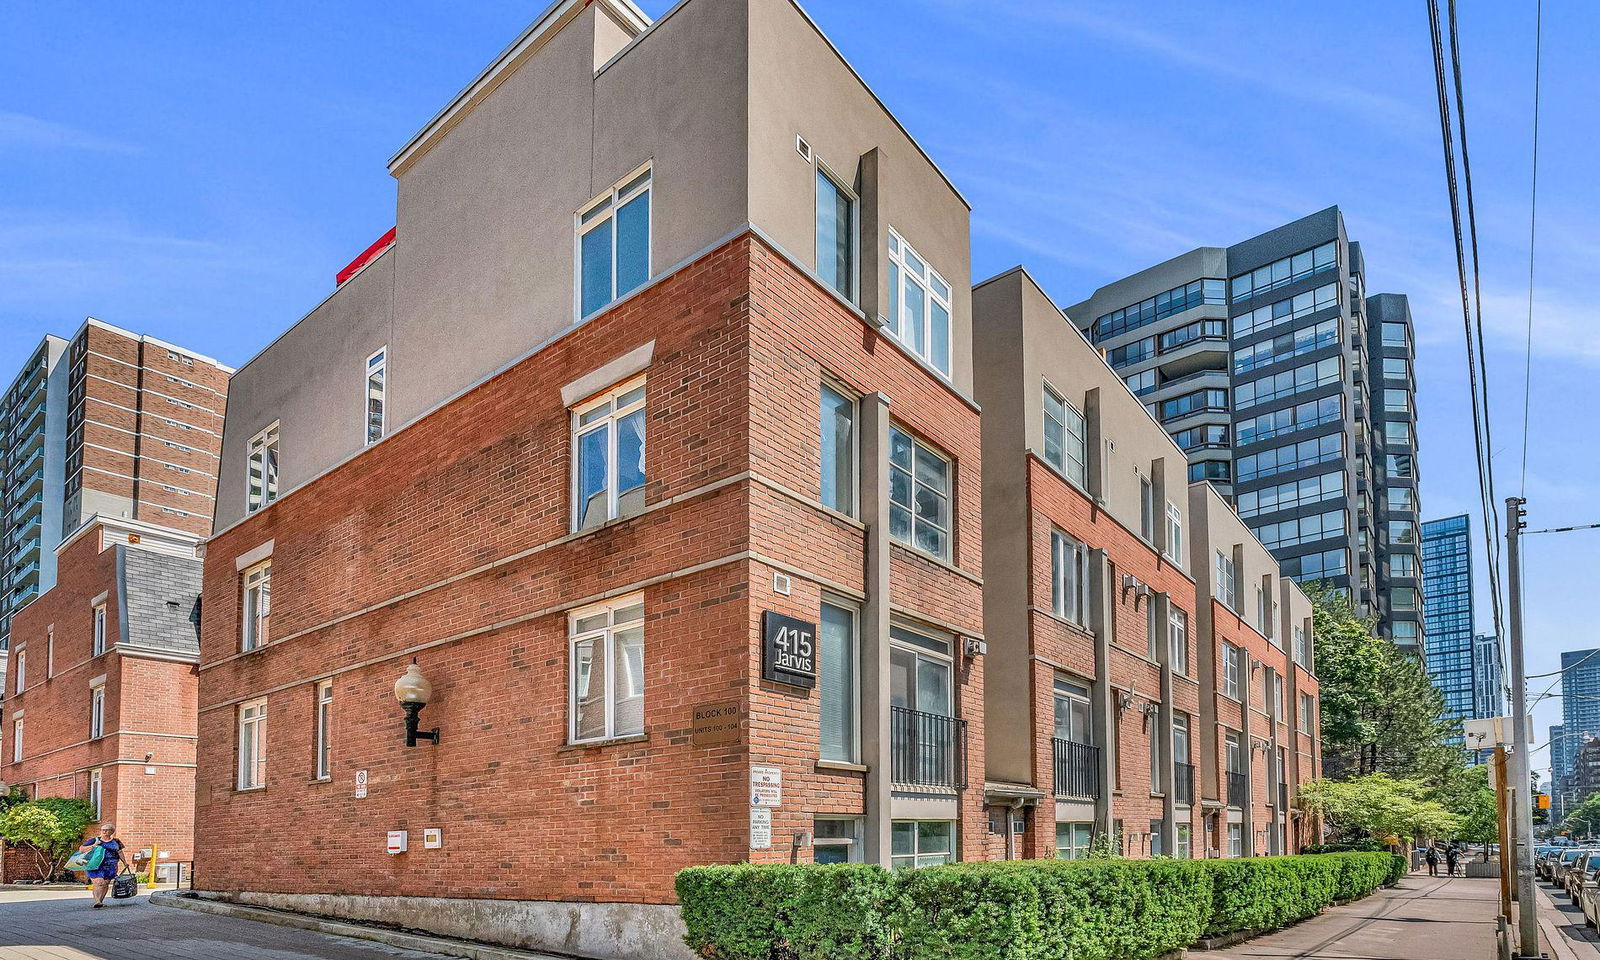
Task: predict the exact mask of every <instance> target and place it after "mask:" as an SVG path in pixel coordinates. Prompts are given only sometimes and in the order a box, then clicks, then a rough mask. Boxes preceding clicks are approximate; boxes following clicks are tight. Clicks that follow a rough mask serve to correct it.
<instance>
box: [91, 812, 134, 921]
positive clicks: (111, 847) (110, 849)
mask: <svg viewBox="0 0 1600 960" xmlns="http://www.w3.org/2000/svg"><path fill="white" fill-rule="evenodd" d="M95 847H102V848H104V850H105V859H103V860H101V861H100V866H98V867H95V868H94V869H93V870H90V871H88V872H87V873H85V874H84V876H86V877H88V878H89V884H90V886H91V887H92V888H93V890H94V909H96V910H98V909H100V908H101V907H103V906H105V905H106V891H107V890H109V889H110V888H111V881H112V879H113V878H115V877H116V875H117V868H118V866H120V865H121V864H123V863H126V862H127V857H126V856H124V855H123V853H122V841H121V840H118V839H117V828H116V825H115V824H110V823H102V824H100V836H98V837H90V838H89V839H87V840H85V841H83V846H81V847H79V848H78V849H79V850H80V851H85V852H87V851H89V850H93V849H94V848H95ZM130 869H131V867H130Z"/></svg>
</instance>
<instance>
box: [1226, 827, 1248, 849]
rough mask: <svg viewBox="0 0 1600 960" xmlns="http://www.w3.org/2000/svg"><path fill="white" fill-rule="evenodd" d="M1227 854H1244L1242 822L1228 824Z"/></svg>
mask: <svg viewBox="0 0 1600 960" xmlns="http://www.w3.org/2000/svg"><path fill="white" fill-rule="evenodd" d="M1228 856H1230V857H1242V856H1244V824H1242V823H1230V824H1228Z"/></svg>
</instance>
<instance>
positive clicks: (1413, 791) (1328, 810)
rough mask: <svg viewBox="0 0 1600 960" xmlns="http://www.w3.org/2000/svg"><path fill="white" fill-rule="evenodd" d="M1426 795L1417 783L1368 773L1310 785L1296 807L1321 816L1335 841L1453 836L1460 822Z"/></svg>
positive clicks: (1303, 789)
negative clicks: (1347, 778)
mask: <svg viewBox="0 0 1600 960" xmlns="http://www.w3.org/2000/svg"><path fill="white" fill-rule="evenodd" d="M1430 792H1431V790H1430V788H1429V787H1428V786H1427V785H1425V784H1423V783H1421V782H1420V781H1417V780H1403V779H1396V778H1394V777H1391V776H1389V775H1388V774H1383V773H1373V774H1367V775H1366V776H1361V777H1356V778H1354V779H1351V780H1344V781H1337V780H1313V781H1311V782H1309V783H1306V784H1304V785H1302V786H1301V788H1300V798H1299V803H1300V805H1301V806H1302V807H1303V808H1305V809H1307V810H1310V811H1312V812H1313V813H1319V814H1321V815H1322V816H1323V818H1324V819H1325V820H1327V822H1328V824H1329V826H1331V827H1332V828H1333V829H1334V832H1335V834H1336V835H1337V836H1338V837H1339V839H1340V840H1357V839H1361V838H1363V837H1371V838H1373V839H1376V840H1387V839H1388V838H1389V837H1395V838H1398V839H1400V840H1406V841H1418V840H1434V839H1446V838H1450V837H1455V836H1457V835H1458V834H1459V833H1460V831H1461V829H1462V827H1463V826H1464V823H1465V821H1464V819H1463V818H1462V817H1460V816H1458V815H1457V814H1455V813H1452V812H1451V811H1450V810H1447V809H1446V808H1445V807H1444V806H1443V805H1442V804H1440V803H1439V802H1438V801H1437V800H1434V799H1431V798H1430V797H1429V794H1430Z"/></svg>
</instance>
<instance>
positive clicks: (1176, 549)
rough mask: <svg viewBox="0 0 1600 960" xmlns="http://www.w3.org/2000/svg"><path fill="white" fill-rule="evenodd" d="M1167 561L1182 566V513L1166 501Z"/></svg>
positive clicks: (1174, 505) (1174, 504)
mask: <svg viewBox="0 0 1600 960" xmlns="http://www.w3.org/2000/svg"><path fill="white" fill-rule="evenodd" d="M1166 554H1167V559H1168V560H1171V561H1172V562H1173V563H1175V564H1177V565H1178V566H1179V567H1182V566H1183V511H1182V510H1180V509H1178V505H1177V504H1176V503H1173V502H1172V501H1171V500H1168V501H1167V547H1166Z"/></svg>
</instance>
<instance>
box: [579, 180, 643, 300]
mask: <svg viewBox="0 0 1600 960" xmlns="http://www.w3.org/2000/svg"><path fill="white" fill-rule="evenodd" d="M577 221H578V223H577V229H578V316H579V318H580V319H581V318H583V317H587V316H589V315H590V314H592V313H594V312H596V311H597V310H600V309H601V308H603V307H605V306H606V305H607V304H609V303H611V302H613V301H615V300H617V299H618V298H620V297H622V296H623V295H624V294H626V293H628V292H630V291H632V290H634V289H636V288H638V287H640V286H642V285H643V284H644V282H645V281H646V280H649V279H650V168H649V167H648V166H646V167H644V168H642V169H641V170H637V171H635V172H634V173H632V174H629V175H628V176H627V177H626V178H625V179H623V180H622V181H621V182H619V183H618V184H617V185H616V186H614V187H612V188H611V189H610V190H607V191H606V192H605V193H603V194H601V195H600V196H598V197H596V198H595V199H593V200H591V201H590V202H589V203H587V204H585V205H584V207H583V209H582V210H580V211H578V216H577Z"/></svg>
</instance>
